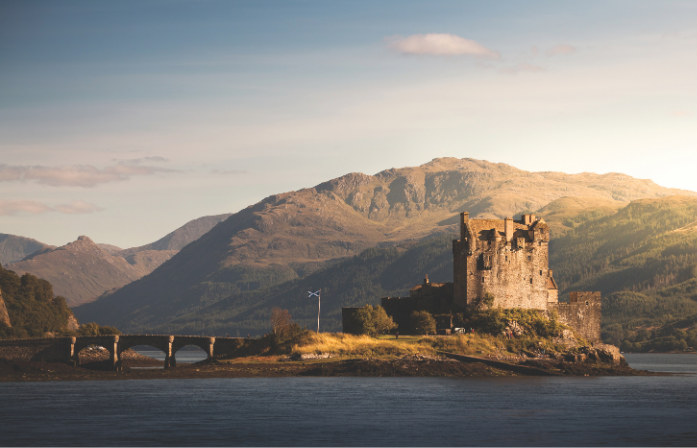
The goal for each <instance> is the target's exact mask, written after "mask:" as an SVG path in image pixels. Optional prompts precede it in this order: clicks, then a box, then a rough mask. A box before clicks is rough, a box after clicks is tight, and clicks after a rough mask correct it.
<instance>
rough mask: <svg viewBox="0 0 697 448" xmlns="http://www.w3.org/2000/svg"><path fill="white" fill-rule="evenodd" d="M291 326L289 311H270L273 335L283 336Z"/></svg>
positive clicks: (275, 308) (276, 308) (275, 309)
mask: <svg viewBox="0 0 697 448" xmlns="http://www.w3.org/2000/svg"><path fill="white" fill-rule="evenodd" d="M292 324H293V321H292V320H291V318H290V311H288V310H284V309H281V308H278V307H273V308H272V309H271V329H272V330H273V333H274V334H278V335H283V334H285V333H286V332H287V331H288V330H289V329H290V326H291V325H292Z"/></svg>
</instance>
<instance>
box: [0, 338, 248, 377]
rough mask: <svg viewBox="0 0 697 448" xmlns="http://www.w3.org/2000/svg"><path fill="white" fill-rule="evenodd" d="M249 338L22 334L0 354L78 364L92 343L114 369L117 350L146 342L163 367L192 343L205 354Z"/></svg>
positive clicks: (232, 348) (229, 349) (117, 363)
mask: <svg viewBox="0 0 697 448" xmlns="http://www.w3.org/2000/svg"><path fill="white" fill-rule="evenodd" d="M251 340H253V338H234V337H233V338H230V337H214V336H193V335H192V336H186V335H183V336H178V335H166V334H127V335H120V336H117V335H110V336H73V337H64V338H35V339H30V338H25V339H8V340H2V341H0V358H6V359H25V360H31V361H72V362H74V363H75V365H77V364H79V362H80V358H79V353H80V350H82V349H84V348H87V347H89V346H92V345H96V346H100V347H104V348H105V349H106V350H108V351H109V354H110V358H109V359H110V360H111V362H112V363H113V366H114V368H115V369H117V370H118V369H120V368H121V353H123V352H124V351H126V350H128V349H129V348H132V347H135V346H138V345H149V346H151V347H155V348H157V349H159V350H162V351H163V352H164V354H165V361H164V367H165V368H170V367H176V364H177V361H176V353H177V351H178V350H180V349H181V348H182V347H185V346H187V345H194V346H197V347H200V348H201V349H203V351H205V352H206V355H208V357H209V358H212V357H213V356H216V355H217V356H220V355H223V354H226V353H231V352H234V351H235V350H237V349H239V348H240V347H242V346H243V345H244V343H245V342H249V341H251Z"/></svg>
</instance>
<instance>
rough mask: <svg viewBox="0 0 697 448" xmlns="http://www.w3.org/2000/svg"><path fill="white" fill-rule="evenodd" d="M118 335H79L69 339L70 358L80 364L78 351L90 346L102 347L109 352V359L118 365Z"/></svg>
mask: <svg viewBox="0 0 697 448" xmlns="http://www.w3.org/2000/svg"><path fill="white" fill-rule="evenodd" d="M118 344H119V337H118V336H81V337H79V338H72V339H71V347H70V358H71V359H73V360H74V361H75V364H80V352H81V351H82V350H83V349H86V348H88V347H90V346H93V345H94V346H98V347H104V349H106V350H107V351H108V352H109V360H110V361H111V363H112V364H113V365H114V366H117V365H118V360H119V357H118Z"/></svg>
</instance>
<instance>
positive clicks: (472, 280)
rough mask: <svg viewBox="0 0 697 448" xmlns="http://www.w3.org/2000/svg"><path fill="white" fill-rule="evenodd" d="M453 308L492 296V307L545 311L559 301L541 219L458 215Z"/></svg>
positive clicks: (454, 244) (547, 230) (528, 216)
mask: <svg viewBox="0 0 697 448" xmlns="http://www.w3.org/2000/svg"><path fill="white" fill-rule="evenodd" d="M453 269H454V272H453V274H454V275H453V279H454V296H453V302H454V304H455V305H456V306H458V307H461V308H465V307H466V306H467V305H477V304H478V302H479V301H480V300H481V299H482V298H483V297H484V294H487V293H489V294H493V296H494V305H493V306H494V307H497V306H500V307H501V308H530V309H537V310H546V309H547V303H548V302H553V303H556V302H557V295H558V293H557V284H556V283H555V282H554V278H553V277H552V271H551V270H550V269H549V227H548V226H547V224H546V223H545V222H544V220H543V219H539V220H535V216H534V215H523V219H522V220H521V221H514V220H513V218H506V219H504V220H500V219H469V213H462V214H460V239H459V240H455V241H453Z"/></svg>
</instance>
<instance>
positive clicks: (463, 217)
mask: <svg viewBox="0 0 697 448" xmlns="http://www.w3.org/2000/svg"><path fill="white" fill-rule="evenodd" d="M469 220H470V214H469V213H468V212H462V213H460V241H462V242H464V241H465V240H466V239H467V230H466V229H467V223H468V222H469Z"/></svg>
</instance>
